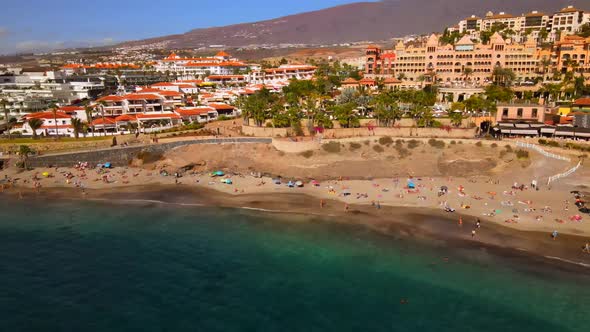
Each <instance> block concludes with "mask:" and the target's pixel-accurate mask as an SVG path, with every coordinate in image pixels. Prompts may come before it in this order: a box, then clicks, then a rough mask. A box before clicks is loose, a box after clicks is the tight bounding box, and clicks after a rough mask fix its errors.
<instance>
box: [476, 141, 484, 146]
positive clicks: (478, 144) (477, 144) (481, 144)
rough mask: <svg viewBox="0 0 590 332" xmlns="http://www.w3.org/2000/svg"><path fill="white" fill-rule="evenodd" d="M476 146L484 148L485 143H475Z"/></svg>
mask: <svg viewBox="0 0 590 332" xmlns="http://www.w3.org/2000/svg"><path fill="white" fill-rule="evenodd" d="M475 146H477V147H482V146H483V143H482V142H481V141H480V142H477V143H475Z"/></svg>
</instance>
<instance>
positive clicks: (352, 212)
mask: <svg viewBox="0 0 590 332" xmlns="http://www.w3.org/2000/svg"><path fill="white" fill-rule="evenodd" d="M199 149H201V150H207V151H204V152H206V154H207V155H209V154H211V153H214V152H215V150H214V147H213V148H212V147H199ZM217 149H218V152H219V153H218V155H217V158H218V159H217V161H216V160H215V158H213V157H209V158H208V160H207V162H206V163H205V162H202V163H201V162H200V159H198V158H192V159H191V157H189V156H190V155H191V154H194V153H195V152H194V151H193V150H191V148H187V149H184V150H183V149H181V150H180V151H176V152H174V153H171V154H169V155H167V156H165V158H163V159H162V160H161V161H159V162H158V163H156V164H153V165H142V166H140V167H117V168H114V169H110V170H100V171H99V170H96V169H85V170H82V169H75V168H58V169H49V168H45V169H43V168H38V169H35V170H32V171H26V172H18V171H17V170H16V169H14V168H9V169H8V170H4V171H2V172H1V173H0V175H1V176H3V175H6V176H8V177H10V178H12V179H15V180H16V181H15V186H13V187H11V188H7V189H5V190H4V192H5V193H8V194H13V195H15V196H19V195H20V196H22V197H23V198H22V199H31V198H35V197H51V198H52V199H58V198H59V197H65V198H76V199H104V200H109V201H112V202H114V203H116V202H131V201H133V200H138V201H144V202H145V201H146V200H147V201H149V200H153V201H164V202H167V203H174V204H210V205H216V206H227V207H240V208H251V209H263V210H268V211H275V212H277V213H279V212H280V213H286V214H313V215H317V216H325V217H331V218H332V219H335V220H337V221H344V222H352V223H358V224H363V225H366V226H369V227H371V228H372V229H375V230H378V231H381V232H385V233H388V234H392V235H396V234H402V233H404V234H412V235H414V236H420V235H424V234H427V235H428V236H429V237H430V238H431V239H441V240H444V239H454V240H461V241H467V242H469V243H476V244H483V243H485V244H486V245H488V246H494V247H496V248H511V249H519V250H525V251H526V252H530V253H533V254H537V255H539V256H545V257H558V258H562V259H566V260H569V261H573V262H579V263H584V264H590V254H587V253H583V252H582V249H581V248H582V246H583V245H584V244H585V243H586V242H588V241H590V222H589V221H590V215H588V214H586V215H582V214H580V213H579V212H578V209H577V208H576V206H575V205H574V199H573V195H572V194H570V191H571V190H585V186H584V185H583V183H584V181H573V180H571V179H569V182H568V181H563V182H559V183H555V184H554V185H553V186H552V188H549V187H547V186H546V185H545V184H546V183H543V182H541V181H539V183H540V185H541V188H540V190H533V189H531V188H530V179H531V178H540V179H542V178H543V176H544V174H554V173H555V172H556V171H558V170H563V169H567V167H569V165H568V164H567V163H556V162H554V161H547V160H545V159H543V158H537V157H533V158H531V160H529V161H527V163H526V165H525V164H522V163H520V162H518V161H512V160H510V161H507V162H503V163H501V164H500V165H496V164H497V163H494V165H496V166H493V165H492V166H493V167H492V166H490V167H489V169H482V170H480V172H479V173H481V175H471V176H466V177H456V176H452V175H449V174H455V173H456V172H455V171H452V170H451V171H446V170H447V169H448V167H446V166H445V167H442V166H441V165H442V164H444V161H441V157H440V152H439V156H438V157H437V156H435V158H438V159H435V162H436V163H434V162H430V163H428V162H429V161H428V159H424V160H419V159H418V160H417V159H414V160H412V161H410V162H408V164H409V165H421V166H420V167H417V166H412V167H413V168H415V169H414V174H426V175H427V176H423V175H413V176H412V175H409V174H408V172H407V169H406V168H404V167H407V166H404V165H397V168H394V169H395V171H391V170H388V171H387V172H389V173H390V174H391V173H394V174H395V176H393V177H384V176H383V174H384V173H385V171H382V172H381V171H379V172H381V173H379V174H377V175H381V176H380V177H375V178H371V177H369V176H367V175H366V174H364V175H363V174H359V172H360V170H361V169H364V168H368V167H367V165H371V164H374V163H375V162H383V160H386V161H387V162H389V163H390V164H391V161H390V160H388V159H387V157H385V158H384V157H383V156H375V157H374V158H373V159H371V158H367V157H365V156H363V154H364V153H368V152H367V151H361V152H356V153H355V154H354V155H352V154H351V156H349V157H348V158H349V159H348V161H347V162H348V163H350V165H348V167H344V166H342V165H340V166H338V165H339V164H340V163H341V161H339V160H342V159H343V158H344V159H345V158H347V156H342V155H339V156H335V155H327V156H325V157H324V156H319V157H317V158H316V159H314V160H307V159H306V158H304V157H301V156H299V155H293V154H287V155H286V156H285V155H284V154H283V155H280V154H277V155H276V156H275V155H272V154H271V153H276V151H272V150H268V149H267V147H254V148H252V147H249V148H244V147H243V146H242V147H236V146H233V147H231V148H228V146H222V147H217ZM234 149H235V150H237V151H239V152H236V151H234ZM246 149H251V150H246ZM257 149H258V150H257ZM462 149H464V148H462ZM261 150H263V151H264V153H266V154H271V155H264V156H255V157H252V158H253V161H248V160H246V161H243V162H242V165H239V164H240V162H238V161H235V159H236V155H238V156H240V157H244V159H247V158H246V157H245V156H252V155H254V154H255V153H261ZM267 150H268V151H267ZM201 152H203V151H201ZM428 152H429V151H425V152H424V153H421V154H420V155H419V156H418V157H416V158H428V157H430V155H431V153H428ZM465 153H466V154H469V153H472V152H470V151H467V152H465ZM484 153H485V152H484ZM495 153H497V152H495ZM318 154H319V153H318ZM443 154H444V152H443ZM232 155H233V157H232ZM279 156H280V159H279ZM358 156H361V157H358ZM422 156H424V157H422ZM448 156H450V158H458V157H457V155H456V154H455V155H453V154H449V155H448ZM273 158H274V159H273ZM354 158H356V159H354ZM259 159H260V160H263V161H262V162H261V163H260V164H255V160H259ZM226 160H231V161H230V162H231V163H232V165H225V167H224V169H230V168H232V169H236V170H237V172H236V173H231V172H229V173H228V174H226V175H225V176H223V177H212V176H211V174H210V173H211V171H213V170H215V169H220V168H218V167H221V166H224V165H221V164H219V163H220V162H225V161H226ZM351 160H352V161H351ZM190 162H196V163H197V165H200V166H196V167H195V168H194V169H193V170H191V171H187V172H185V173H183V174H182V177H178V178H177V177H175V176H173V174H168V176H163V175H161V174H160V171H161V170H164V169H166V170H167V171H168V172H172V170H173V169H177V168H178V167H180V165H186V164H188V163H190ZM403 162H404V161H400V163H403ZM427 163H428V164H427ZM467 163H468V162H467ZM244 164H245V165H244ZM317 164H321V165H322V166H321V167H310V165H317ZM432 164H435V165H434V166H433V165H432ZM170 165H174V167H171V166H170ZM351 165H352V166H351ZM422 165H424V166H423V167H422ZM437 165H438V168H436V167H437ZM506 165H513V166H512V167H511V168H508V167H507V166H506ZM523 165H524V166H523ZM525 166H526V167H525ZM273 167H274V168H273ZM276 167H278V169H277V168H276ZM381 167H382V166H379V169H381ZM319 168H321V169H319ZM254 169H256V170H261V171H267V170H268V172H269V173H274V174H276V173H275V172H281V173H279V174H286V175H288V176H290V177H289V178H284V179H283V180H282V183H281V184H280V185H277V184H274V183H273V179H272V178H271V177H269V176H265V177H255V176H252V175H246V174H248V173H247V171H248V170H254ZM318 169H319V170H318ZM342 169H344V170H345V171H344V172H342ZM441 169H443V170H445V171H441ZM498 169H499V170H498ZM305 170H307V171H305ZM539 170H541V171H542V172H544V173H539ZM45 172H47V173H48V174H50V176H49V177H45V176H43V173H45ZM298 173H305V175H301V177H300V178H295V177H293V175H294V174H298ZM341 173H345V174H347V175H348V176H342V177H340V176H338V177H336V176H335V175H336V174H341ZM404 173H405V174H406V175H401V174H404ZM321 174H325V175H324V176H321ZM355 174H356V176H354V177H353V176H350V175H355ZM582 174H585V173H582ZM310 178H315V179H317V180H315V181H316V182H312V181H311V180H310ZM222 179H231V181H232V184H231V185H230V184H225V183H222V182H221V180H222ZM289 179H292V180H299V179H302V180H303V181H304V186H303V187H302V188H290V187H288V186H287V185H286V184H287V182H288V181H289ZM409 181H411V182H413V183H414V184H415V187H416V188H415V190H409V189H407V186H408V182H409ZM514 182H517V183H518V184H519V186H520V185H521V184H523V185H524V186H525V189H524V190H520V189H513V188H512V186H513V184H514ZM586 183H588V181H586ZM442 186H446V187H447V188H448V192H447V193H446V194H444V195H442V196H439V194H438V192H439V189H440V188H441V187H442ZM37 187H39V188H37ZM345 193H346V195H345ZM322 202H323V204H322ZM322 206H323V207H322ZM444 206H448V207H451V208H453V209H455V212H453V213H449V212H444V210H443V208H444ZM347 207H348V209H347ZM492 212H493V214H491V213H492ZM578 214H580V215H581V216H582V220H581V221H573V220H571V217H572V216H575V215H578ZM478 219H479V220H480V221H481V228H478V227H477V226H476V221H477V220H478ZM460 220H461V221H460ZM473 231H475V234H472V232H473ZM553 231H557V232H558V236H557V238H556V239H555V240H553V239H552V238H551V236H550V235H551V233H552V232H553Z"/></svg>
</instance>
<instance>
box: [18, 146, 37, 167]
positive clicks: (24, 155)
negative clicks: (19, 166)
mask: <svg viewBox="0 0 590 332" xmlns="http://www.w3.org/2000/svg"><path fill="white" fill-rule="evenodd" d="M32 152H33V150H31V148H30V147H29V146H28V145H21V146H20V147H19V148H18V154H19V155H20V158H21V161H22V163H23V168H24V169H28V167H27V162H28V160H29V155H30V154H31V153H32Z"/></svg>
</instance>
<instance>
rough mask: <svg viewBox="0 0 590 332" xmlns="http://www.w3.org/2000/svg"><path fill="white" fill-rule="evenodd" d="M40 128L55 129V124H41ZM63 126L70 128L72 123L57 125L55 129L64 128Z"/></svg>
mask: <svg viewBox="0 0 590 332" xmlns="http://www.w3.org/2000/svg"><path fill="white" fill-rule="evenodd" d="M39 128H40V129H55V125H46V126H45V125H43V126H41V127H39ZM64 128H72V125H69V124H66V125H57V129H64Z"/></svg>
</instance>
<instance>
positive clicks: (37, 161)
mask: <svg viewBox="0 0 590 332" xmlns="http://www.w3.org/2000/svg"><path fill="white" fill-rule="evenodd" d="M236 143H241V144H243V143H258V144H270V143H272V139H270V138H252V137H240V138H211V139H200V140H184V141H176V142H170V143H162V144H152V145H139V146H128V147H113V148H109V149H97V150H92V151H84V152H73V153H60V154H51V155H41V156H37V157H31V158H29V162H28V163H29V165H30V166H31V167H50V166H59V167H70V166H73V165H74V164H76V163H77V162H88V163H89V164H100V163H105V162H110V163H112V164H113V165H114V166H127V165H129V163H130V162H131V160H133V158H135V156H137V155H138V154H139V153H140V152H150V153H164V152H166V151H169V150H171V149H174V148H177V147H180V146H185V145H193V144H236Z"/></svg>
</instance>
